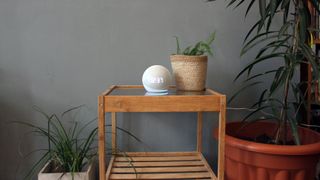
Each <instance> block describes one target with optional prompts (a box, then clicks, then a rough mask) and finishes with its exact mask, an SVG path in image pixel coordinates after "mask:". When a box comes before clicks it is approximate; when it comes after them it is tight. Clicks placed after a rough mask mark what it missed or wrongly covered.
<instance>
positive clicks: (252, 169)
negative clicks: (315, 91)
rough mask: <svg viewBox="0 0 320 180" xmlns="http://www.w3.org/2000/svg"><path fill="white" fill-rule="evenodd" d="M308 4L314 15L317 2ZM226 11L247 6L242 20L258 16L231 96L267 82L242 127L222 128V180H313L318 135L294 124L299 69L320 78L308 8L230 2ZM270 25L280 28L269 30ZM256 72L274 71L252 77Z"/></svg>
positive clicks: (282, 2)
mask: <svg viewBox="0 0 320 180" xmlns="http://www.w3.org/2000/svg"><path fill="white" fill-rule="evenodd" d="M309 4H310V5H311V6H313V8H315V9H316V10H317V11H319V9H318V5H319V2H318V1H314V0H310V3H309ZM230 5H234V6H235V7H236V8H237V7H239V6H241V5H247V9H246V15H247V14H248V13H249V12H250V10H251V9H254V8H253V7H256V6H255V5H257V7H259V13H260V16H259V18H258V21H257V22H256V23H255V24H254V25H253V26H252V28H251V29H250V30H249V32H248V34H247V35H246V38H245V44H244V47H243V49H242V52H241V54H242V55H243V54H245V53H247V52H248V51H250V50H253V49H255V50H257V54H256V56H255V57H254V58H253V60H252V61H250V62H249V64H248V65H247V66H245V67H244V68H243V69H242V70H241V72H240V73H239V74H238V76H237V77H236V80H238V79H239V78H240V77H244V82H245V85H244V86H243V87H242V88H241V89H240V90H239V91H238V92H237V93H236V94H235V96H237V95H238V94H239V93H240V92H242V91H245V90H246V89H247V88H251V87H254V86H259V85H262V84H264V83H266V82H265V81H264V80H267V79H269V78H270V77H272V79H271V82H270V84H269V86H268V87H267V88H265V89H263V90H262V92H261V94H260V95H259V98H258V100H257V101H256V102H254V103H253V105H252V106H251V107H250V109H251V111H250V113H249V114H248V115H247V116H245V117H244V119H243V121H242V122H236V123H228V124H227V127H226V133H227V136H226V141H225V142H226V154H225V155H226V179H227V180H238V179H239V180H240V179H241V180H242V179H243V180H257V179H267V180H313V179H314V178H315V176H316V172H315V171H316V164H317V162H318V160H319V155H320V135H319V134H318V133H317V132H314V131H312V130H310V129H307V128H304V127H301V126H300V124H299V122H300V121H299V120H300V119H299V118H298V117H299V116H298V112H299V109H300V108H301V107H302V106H303V102H302V101H301V98H303V95H301V91H300V87H299V85H298V84H299V83H297V80H296V79H297V78H296V77H297V76H298V74H299V72H297V71H298V70H299V67H300V65H301V64H309V65H310V66H311V67H312V69H313V71H312V78H313V80H317V79H318V78H319V73H318V72H319V64H318V63H317V59H318V57H317V56H316V54H315V53H314V52H313V51H312V48H311V47H310V46H309V38H310V36H309V30H310V29H308V26H309V14H310V10H309V8H308V3H307V1H300V0H270V1H266V0H259V1H255V0H248V1H246V0H232V1H230V3H229V6H230ZM275 21H277V22H278V23H279V22H280V23H281V25H280V26H276V25H274V22H275ZM265 63H270V64H273V65H275V64H277V66H266V64H265ZM257 66H260V67H272V68H273V69H266V70H265V71H264V72H257V71H255V68H256V67H257ZM260 71H261V70H260ZM266 77H268V78H266ZM268 82H269V81H267V83H268ZM302 94H303V93H302ZM235 96H233V97H231V98H230V100H232V99H233V98H234V97H235ZM230 100H229V101H230Z"/></svg>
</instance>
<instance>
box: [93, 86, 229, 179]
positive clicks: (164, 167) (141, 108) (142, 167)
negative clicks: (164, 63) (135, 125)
mask: <svg viewBox="0 0 320 180" xmlns="http://www.w3.org/2000/svg"><path fill="white" fill-rule="evenodd" d="M145 93H146V92H145V90H144V89H143V86H111V87H110V89H108V90H107V91H105V92H104V93H102V94H101V95H100V96H99V102H98V103H99V104H98V111H99V119H98V121H99V175H100V180H106V179H122V180H124V179H218V180H223V178H224V147H225V142H224V138H225V116H226V96H225V95H222V94H219V93H217V92H214V91H213V90H211V89H208V88H207V89H206V90H205V91H203V92H179V91H176V90H175V88H174V87H172V88H170V90H169V93H168V95H164V96H148V95H146V94H145ZM106 112H110V113H111V124H112V126H111V129H112V138H111V139H112V149H113V150H115V149H116V147H117V144H116V138H117V129H116V124H117V123H116V113H117V112H197V114H198V116H197V149H196V151H193V152H126V153H125V154H126V155H127V156H128V157H124V156H123V155H121V154H122V153H121V154H117V153H114V154H113V156H112V157H111V160H110V163H109V166H108V169H107V171H106V166H105V149H106V146H105V113H106ZM202 112H218V113H219V143H218V173H217V175H218V176H216V175H215V174H214V173H213V171H212V169H211V168H210V166H209V164H208V163H207V161H206V160H205V158H204V157H203V155H202V153H201V151H202ZM114 152H116V151H114Z"/></svg>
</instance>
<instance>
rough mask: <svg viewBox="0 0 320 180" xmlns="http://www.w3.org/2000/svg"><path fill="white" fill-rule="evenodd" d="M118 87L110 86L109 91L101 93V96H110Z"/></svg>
mask: <svg viewBox="0 0 320 180" xmlns="http://www.w3.org/2000/svg"><path fill="white" fill-rule="evenodd" d="M116 87H117V86H114V85H112V86H110V87H109V88H108V89H107V90H105V91H104V92H103V93H101V96H106V95H109V94H110V93H111V92H112V91H113V90H114V89H115V88H116Z"/></svg>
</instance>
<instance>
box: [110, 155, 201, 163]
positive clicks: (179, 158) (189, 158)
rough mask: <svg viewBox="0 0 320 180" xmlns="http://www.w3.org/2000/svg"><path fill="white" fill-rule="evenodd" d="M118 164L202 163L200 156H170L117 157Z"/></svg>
mask: <svg viewBox="0 0 320 180" xmlns="http://www.w3.org/2000/svg"><path fill="white" fill-rule="evenodd" d="M115 161H116V162H128V161H133V162H136V161H139V162H145V161H153V162H156V161H200V158H199V157H198V156H169V157H130V158H129V157H117V158H116V159H115Z"/></svg>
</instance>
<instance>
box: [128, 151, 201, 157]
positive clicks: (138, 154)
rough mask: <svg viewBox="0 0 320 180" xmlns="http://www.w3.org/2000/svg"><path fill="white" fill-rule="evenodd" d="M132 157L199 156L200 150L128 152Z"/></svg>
mask: <svg viewBox="0 0 320 180" xmlns="http://www.w3.org/2000/svg"><path fill="white" fill-rule="evenodd" d="M126 155H127V156H130V157H141V156H143V157H175V156H197V155H198V152H192V151H189V152H126Z"/></svg>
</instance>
